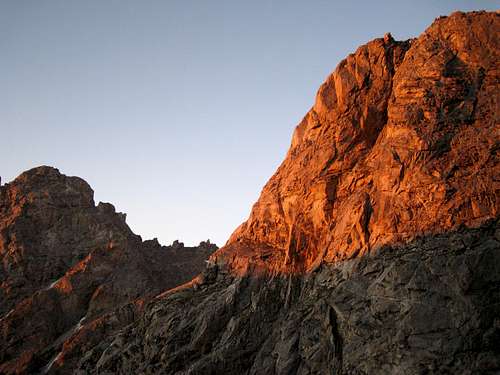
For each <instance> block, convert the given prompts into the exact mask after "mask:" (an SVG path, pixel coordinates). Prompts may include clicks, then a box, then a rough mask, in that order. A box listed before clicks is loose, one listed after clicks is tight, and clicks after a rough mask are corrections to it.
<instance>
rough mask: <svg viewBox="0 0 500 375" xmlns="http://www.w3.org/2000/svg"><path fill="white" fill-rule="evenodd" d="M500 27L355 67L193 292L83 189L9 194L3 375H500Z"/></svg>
mask: <svg viewBox="0 0 500 375" xmlns="http://www.w3.org/2000/svg"><path fill="white" fill-rule="evenodd" d="M499 32H500V14H499V13H495V12H471V13H462V12H456V13H453V14H451V15H450V16H448V17H440V18H438V19H437V20H436V21H435V22H434V23H433V24H432V25H431V26H430V27H429V28H428V29H427V30H426V31H425V32H424V33H423V34H422V35H421V36H419V37H418V38H416V39H411V40H407V41H396V40H394V39H393V37H392V36H391V35H390V34H386V35H385V36H384V37H383V38H379V39H375V40H373V41H371V42H369V43H368V44H366V45H364V46H361V47H360V48H358V50H357V51H356V52H355V53H353V54H351V55H349V56H348V57H347V58H346V59H345V60H343V61H342V62H341V63H340V64H339V65H338V67H337V68H336V70H335V71H334V72H333V73H332V74H331V75H330V76H329V77H328V78H327V80H326V82H325V83H324V84H323V85H322V86H321V87H320V89H319V91H318V94H317V96H316V101H315V103H314V106H313V107H312V108H311V110H310V111H309V112H308V113H307V114H306V116H305V117H304V119H303V120H302V121H301V122H300V124H299V125H298V126H297V127H296V129H295V131H294V134H293V137H292V143H291V146H290V149H289V151H288V154H287V156H286V158H285V160H284V161H283V163H282V164H281V166H280V167H279V168H278V170H277V171H276V173H275V174H274V176H272V178H271V179H270V180H269V182H268V183H267V184H266V186H265V187H264V189H263V191H262V193H261V196H260V198H259V200H258V201H257V203H256V204H255V205H254V206H253V208H252V211H251V214H250V217H249V218H248V220H247V221H246V222H245V223H243V224H242V225H240V227H238V228H237V229H236V231H235V232H234V233H233V234H232V236H231V237H230V239H229V241H228V242H227V244H226V245H225V246H224V247H222V248H221V249H219V250H218V251H216V252H215V253H214V254H212V255H211V256H210V259H209V261H208V262H207V264H206V266H205V268H204V270H203V272H201V273H200V274H199V275H198V276H197V277H195V278H194V279H192V280H191V281H190V282H189V283H186V284H183V285H182V286H178V287H176V288H171V287H172V286H173V285H172V284H173V283H172V282H171V280H172V278H171V277H170V276H169V275H170V271H164V270H171V268H170V267H171V263H172V262H170V263H169V264H170V265H167V264H165V262H167V260H163V261H162V260H161V259H160V258H161V256H159V257H158V258H155V257H157V256H158V255H157V254H158V253H161V252H162V251H165V250H164V249H163V250H162V248H161V247H160V246H159V245H158V244H157V243H152V242H147V241H146V242H141V241H140V238H138V237H137V236H134V235H133V234H132V233H131V232H130V230H128V228H127V227H126V225H125V224H124V221H123V216H122V215H120V214H117V213H115V212H114V209H113V208H112V206H109V205H99V206H97V207H95V206H94V204H93V201H92V199H91V196H92V194H91V191H90V188H88V186H87V185H86V184H85V183H84V182H83V181H82V180H80V179H77V178H69V177H64V176H61V175H59V174H58V173H57V172H56V171H54V170H48V171H47V170H45V169H43V170H42V171H38V170H34V171H30V172H27V173H28V174H27V175H26V176H25V175H22V176H21V177H19V178H18V180H16V181H15V182H14V183H12V184H9V185H6V186H5V187H2V190H1V194H2V195H1V199H2V201H1V202H10V203H9V204H5V203H2V205H1V211H0V213H1V215H2V216H1V221H0V234H1V237H0V241H1V242H0V250H1V254H2V257H3V270H2V272H3V273H2V275H1V276H2V290H3V293H4V298H3V299H2V304H5V306H3V305H2V306H1V309H2V310H1V311H2V314H3V316H2V317H1V318H0V319H1V321H0V322H1V325H0V327H1V331H0V332H1V334H2V335H3V336H2V338H3V344H2V348H1V352H0V360H1V362H2V365H1V366H2V367H0V372H1V371H3V372H6V373H15V372H22V371H27V372H29V371H35V372H36V371H39V372H46V373H54V374H55V373H74V374H81V375H83V374H116V373H118V374H179V375H181V374H186V375H187V374H191V375H194V374H200V375H202V374H214V375H215V374H217V375H218V374H256V375H257V374H259V375H260V374H269V375H271V374H282V375H285V374H297V375H306V374H349V375H350V374H370V375H371V374H409V375H412V374H415V375H417V374H419V375H420V374H498V373H500V227H499V209H500V178H499V176H500V164H499V151H500V126H499V125H500V124H499V118H500V100H499V92H500V90H499V82H500V65H499V61H500V38H499ZM40 175H44V176H45V177H44V178H43V179H42V178H41V177H40ZM27 181H29V183H28V182H27ZM42 181H49V182H50V184H54V189H53V190H51V192H48V191H47V190H46V189H42V188H40V186H43V184H44V183H46V182H44V183H42ZM178 245H179V244H176V246H174V248H173V249H171V250H170V251H174V250H176V249H177V247H178ZM205 245H206V244H205ZM138 248H140V249H142V250H141V251H139V252H138V251H136V249H138ZM156 259H158V260H156ZM172 259H175V258H174V257H172ZM174 263H175V262H174ZM69 265H71V267H70V268H69V271H67V269H68V267H69ZM117 265H119V267H120V269H123V271H120V269H118V268H117ZM156 267H157V268H156ZM161 267H165V268H164V269H162V268H161ZM195 268H196V267H193V268H192V269H191V270H192V271H193V272H194V271H195ZM32 270H34V271H32ZM123 274H125V275H126V276H123ZM152 275H154V276H152ZM186 276H187V273H186ZM162 277H163V279H162ZM53 280H55V282H54V281H53ZM181 281H182V280H180V279H178V280H176V283H177V284H179V283H180V282H181ZM44 285H47V286H45V287H44ZM4 301H6V302H4ZM10 309H12V310H10ZM79 319H80V320H79ZM79 322H80V323H79Z"/></svg>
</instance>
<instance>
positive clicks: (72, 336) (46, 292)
mask: <svg viewBox="0 0 500 375" xmlns="http://www.w3.org/2000/svg"><path fill="white" fill-rule="evenodd" d="M216 249H217V247H215V246H214V245H211V244H210V243H208V244H207V243H203V244H202V246H200V247H196V248H189V247H183V246H182V247H175V248H174V247H165V246H160V244H159V243H158V242H157V241H156V240H150V241H144V242H143V241H142V240H141V238H140V237H139V236H136V235H135V234H133V233H132V231H131V230H130V229H129V227H128V226H127V224H126V223H125V215H124V214H121V213H117V212H115V208H114V207H113V206H112V205H111V204H109V203H99V204H98V205H97V206H95V204H94V200H93V191H92V189H91V188H90V187H89V185H88V184H87V183H86V182H85V181H83V180H82V179H80V178H78V177H67V176H64V175H62V174H60V173H59V171H58V170H57V169H54V168H50V167H39V168H35V169H32V170H30V171H27V172H25V173H23V174H22V175H20V176H19V177H18V178H17V179H16V180H14V181H13V182H12V183H9V184H6V185H4V186H2V187H0V259H1V261H2V267H0V342H1V345H0V373H22V372H30V373H34V372H40V371H42V370H48V369H49V367H48V365H49V363H50V362H51V360H54V359H56V358H57V360H55V361H53V362H52V364H51V366H50V368H51V369H52V370H55V369H58V368H59V370H61V369H64V366H66V367H67V366H70V365H71V363H72V361H73V360H74V359H78V358H79V356H80V353H81V351H82V350H83V348H84V347H85V346H86V345H87V346H89V345H90V346H91V345H93V344H96V343H98V342H99V340H101V338H102V336H103V335H105V334H110V333H111V332H113V331H115V330H117V329H119V328H121V327H123V326H124V325H126V324H127V323H129V322H130V321H132V320H133V318H134V316H135V315H136V314H137V313H138V312H139V311H141V309H142V308H143V306H144V303H145V302H146V301H147V300H148V299H150V298H151V297H153V296H155V295H156V294H158V293H160V292H162V291H164V290H165V289H169V288H173V287H175V286H178V285H180V284H182V283H185V282H186V281H189V280H190V279H191V278H193V277H194V276H195V275H197V274H198V273H199V272H200V271H201V270H202V269H203V267H204V265H205V260H206V259H207V258H208V256H209V255H210V254H211V253H213V251H214V250H216Z"/></svg>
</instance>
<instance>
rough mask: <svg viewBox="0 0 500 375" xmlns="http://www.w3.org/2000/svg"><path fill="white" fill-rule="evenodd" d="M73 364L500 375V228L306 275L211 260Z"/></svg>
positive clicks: (419, 242) (92, 368) (182, 370)
mask: <svg viewBox="0 0 500 375" xmlns="http://www.w3.org/2000/svg"><path fill="white" fill-rule="evenodd" d="M203 278H204V281H203V282H201V283H199V284H198V285H197V287H196V288H185V289H183V290H181V291H177V292H172V293H167V294H165V295H163V296H161V297H159V298H157V299H156V300H154V301H153V302H152V303H150V304H149V305H148V307H147V308H146V310H145V312H144V314H143V315H142V316H141V318H140V319H138V321H136V322H135V323H134V324H132V325H130V326H129V327H127V329H125V330H123V331H121V332H120V334H118V335H116V336H114V337H110V338H108V340H107V341H103V342H102V343H100V345H98V346H96V347H94V348H93V349H92V350H90V351H88V352H87V353H86V354H85V355H84V357H83V358H82V359H81V361H80V364H79V370H77V371H76V372H75V373H76V374H81V375H83V374H115V373H119V374H135V373H138V374H190V375H194V374H199V375H202V374H203V375H205V374H252V375H257V374H258V375H261V374H282V375H285V374H297V375H305V374H349V375H351V374H408V375H417V374H498V371H500V288H499V286H500V228H499V226H498V221H493V222H489V223H487V224H485V225H484V226H483V227H481V228H479V229H461V230H458V231H456V232H453V233H447V234H441V235H432V236H430V237H422V238H417V239H416V240H414V241H412V242H410V243H407V244H405V245H403V246H398V247H391V246H387V247H382V248H381V249H380V250H379V251H378V253H377V254H376V255H374V256H364V257H357V258H354V259H351V260H347V261H343V262H338V263H335V264H333V265H326V264H323V265H322V266H320V267H319V268H318V269H316V271H314V272H313V273H310V274H307V275H306V276H304V275H302V276H298V275H291V274H290V275H278V276H276V277H255V276H254V275H246V276H243V277H241V276H235V275H233V274H232V273H231V272H227V270H223V269H220V268H218V267H217V266H215V265H214V266H212V267H209V268H208V269H207V270H206V271H205V273H204V277H203Z"/></svg>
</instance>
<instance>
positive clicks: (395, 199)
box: [219, 12, 500, 272]
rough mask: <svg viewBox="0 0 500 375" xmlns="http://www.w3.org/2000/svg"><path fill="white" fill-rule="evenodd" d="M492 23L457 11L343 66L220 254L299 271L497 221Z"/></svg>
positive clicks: (379, 42)
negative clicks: (266, 250)
mask: <svg viewBox="0 0 500 375" xmlns="http://www.w3.org/2000/svg"><path fill="white" fill-rule="evenodd" d="M499 19H500V14H498V13H486V12H482V13H481V12H477V13H454V14H452V15H451V16H449V17H442V18H440V19H437V20H436V21H435V22H434V23H433V24H432V25H431V26H430V27H429V28H428V29H427V30H426V31H425V32H424V33H423V34H422V35H421V36H420V37H419V38H417V39H413V40H408V41H405V42H396V41H394V40H393V38H392V37H391V36H390V35H389V34H388V35H386V36H385V37H384V38H380V39H375V40H373V41H371V42H369V43H368V44H366V45H364V46H361V47H360V48H358V50H357V51H356V52H355V53H354V54H352V55H349V56H348V57H347V58H346V59H345V60H343V61H342V62H341V63H340V64H339V65H338V67H337V68H336V70H335V72H334V73H333V74H331V75H330V76H329V77H328V78H327V80H326V82H325V83H324V84H323V85H322V86H321V87H320V89H319V91H318V94H317V97H316V102H315V104H314V106H313V108H312V109H311V110H310V111H309V113H307V115H306V116H305V117H304V119H303V120H302V122H301V123H300V124H299V125H298V126H297V128H296V129H295V132H294V135H293V139H292V144H291V147H290V150H289V151H288V154H287V156H286V158H285V160H284V161H283V163H282V164H281V166H280V167H279V168H278V170H277V171H276V173H275V174H274V176H272V178H271V179H270V180H269V182H268V183H267V184H266V186H265V187H264V189H263V191H262V193H261V196H260V198H259V200H258V201H257V203H256V204H255V205H254V207H253V209H252V212H251V215H250V217H249V219H248V220H247V221H246V222H245V223H244V224H242V225H241V227H240V228H239V229H238V230H237V231H236V232H235V233H234V234H233V235H232V237H231V239H230V241H229V246H226V247H225V248H224V249H222V250H221V251H220V252H219V257H220V258H226V259H225V261H227V262H229V263H231V262H233V258H236V262H237V263H238V264H234V266H235V267H238V268H243V270H242V272H244V268H245V267H246V263H247V262H250V263H253V264H258V265H259V266H262V267H264V268H273V269H274V270H276V271H277V272H289V271H290V270H291V269H294V270H296V271H299V272H302V271H308V270H311V269H313V268H314V267H316V266H317V265H318V264H319V263H321V262H322V261H326V262H329V263H331V262H335V261H339V260H344V259H349V258H352V257H355V256H358V255H363V254H367V253H370V252H373V251H376V250H377V249H378V248H379V247H381V246H383V245H384V244H391V243H392V244H393V243H404V242H406V241H410V240H412V239H413V238H414V237H415V236H417V235H422V234H431V233H441V232H444V231H448V230H453V229H455V228H457V227H458V226H459V225H461V224H464V225H468V226H477V225H479V224H480V223H482V222H484V221H486V220H488V219H490V218H494V217H497V216H498V213H499V206H500V202H499V196H500V195H499V190H500V185H499V181H498V178H497V177H498V176H499V175H500V165H499V163H498V152H499V148H498V147H499V146H498V145H499V143H500V132H499V127H498V125H499V106H500V101H499V94H498V92H499V86H498V82H499V79H500V73H499V61H500V38H499V34H500V21H499ZM237 242H241V243H245V246H243V248H244V249H245V251H244V252H243V253H242V254H241V256H236V257H235V253H237V251H236V252H235V249H238V248H240V246H234V247H233V246H231V245H232V244H235V243H237ZM262 245H265V246H262ZM249 247H252V248H254V249H253V250H252V251H250V252H249V253H250V254H251V255H252V256H254V257H255V256H258V255H259V254H262V251H260V250H259V248H262V247H264V248H272V249H273V250H272V251H271V253H272V256H270V257H268V256H267V255H266V261H265V262H260V261H259V260H258V259H248V257H247V253H248V248H249ZM226 254H227V256H226ZM221 260H222V259H221Z"/></svg>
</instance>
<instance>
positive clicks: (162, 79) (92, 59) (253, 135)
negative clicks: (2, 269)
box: [0, 0, 499, 245]
mask: <svg viewBox="0 0 500 375" xmlns="http://www.w3.org/2000/svg"><path fill="white" fill-rule="evenodd" d="M498 6H499V2H498V1H436V0H433V1H430V0H427V1H425V0H424V1H422V0H421V1H364V2H363V1H345V2H338V1H236V0H232V1H215V0H211V1H206V0H205V1H187V0H183V1H167V0H165V1H148V0H136V1H128V0H120V1H118V0H115V1H111V0H81V1H73V0H59V1H55V0H32V1H23V0H11V1H8V0H3V1H0V56H1V59H0V134H1V136H0V175H1V176H2V182H3V183H5V182H7V181H10V180H12V179H13V178H15V177H16V176H17V175H18V174H19V173H21V172H22V171H24V170H26V169H29V168H32V167H34V166H38V165H42V164H45V165H51V166H55V167H57V168H59V169H60V170H61V172H63V173H65V174H68V175H77V176H80V177H83V178H84V179H85V180H87V181H88V182H89V183H90V185H91V186H92V187H93V189H94V191H95V198H96V201H99V200H101V201H107V202H111V203H113V204H114V205H115V206H116V207H117V210H119V211H123V212H126V213H127V214H128V216H127V222H128V223H129V225H130V226H131V227H132V229H133V230H134V231H135V232H136V233H137V234H140V235H142V237H143V238H153V237H158V239H159V240H160V242H162V243H165V244H167V243H171V242H172V241H173V240H174V239H180V240H182V241H184V242H185V243H186V244H194V243H198V242H200V241H201V240H205V239H207V238H210V239H211V240H213V241H215V242H216V243H217V244H219V245H222V244H223V243H224V242H225V241H226V240H227V238H228V236H229V235H230V233H231V232H232V231H233V230H234V229H235V228H236V227H237V226H238V225H239V224H240V223H241V222H242V221H244V220H245V219H246V217H247V216H248V214H249V212H250V209H251V206H252V204H253V203H254V202H255V200H256V199H257V198H258V195H259V193H260V190H261V188H262V187H263V185H264V183H265V182H266V181H267V180H268V178H269V177H270V176H271V175H272V173H273V172H274V170H275V169H276V167H277V166H278V165H279V163H280V161H281V160H282V159H283V157H284V155H285V153H286V150H287V148H288V146H289V143H290V137H291V134H292V131H293V128H294V127H295V125H296V124H297V123H298V122H299V121H300V120H301V118H302V117H303V115H304V114H305V113H306V112H307V110H308V109H309V108H310V106H311V105H312V103H313V101H314V96H315V93H316V90H317V88H318V87H319V85H320V84H321V82H322V81H323V80H324V79H325V78H326V76H327V75H328V74H329V73H330V72H331V71H332V70H333V69H334V68H335V66H336V65H337V64H338V62H339V61H340V60H341V59H342V58H344V57H345V56H346V55H347V54H348V53H350V52H353V51H354V50H355V49H356V48H357V47H358V46H359V45H360V44H363V43H366V42H367V41H369V40H370V39H373V38H375V37H380V36H383V35H384V33H386V32H391V33H392V34H393V36H394V37H395V38H396V39H407V38H409V37H414V36H417V35H418V34H420V33H421V32H422V31H424V29H425V28H426V27H427V26H428V25H429V24H430V23H431V22H432V21H433V19H434V18H435V17H438V16H439V15H445V14H448V13H450V12H451V11H454V10H458V9H460V10H471V9H490V10H494V9H496V8H498Z"/></svg>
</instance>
